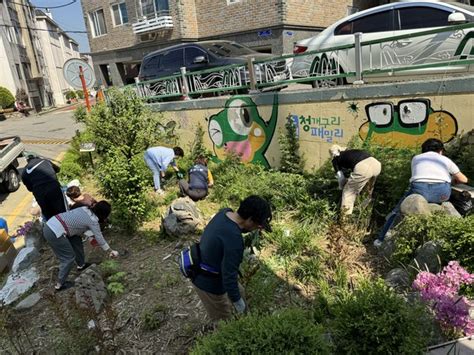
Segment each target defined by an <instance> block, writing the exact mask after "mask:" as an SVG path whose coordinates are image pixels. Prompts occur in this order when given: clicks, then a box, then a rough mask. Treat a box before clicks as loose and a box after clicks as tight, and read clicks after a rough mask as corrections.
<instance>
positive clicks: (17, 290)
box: [0, 267, 39, 305]
mask: <svg viewBox="0 0 474 355" xmlns="http://www.w3.org/2000/svg"><path fill="white" fill-rule="evenodd" d="M38 280H39V275H38V273H37V272H36V268H34V267H32V268H30V269H28V270H23V271H20V272H15V273H12V274H10V275H9V276H8V279H7V282H6V283H5V285H4V286H3V288H2V289H1V290H0V304H1V303H4V304H5V305H9V304H11V303H13V302H15V301H16V300H18V299H19V298H20V297H21V296H22V295H24V294H25V293H26V292H28V291H29V290H30V289H31V288H32V287H33V286H34V285H35V283H36V281H38Z"/></svg>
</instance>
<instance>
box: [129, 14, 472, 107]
mask: <svg viewBox="0 0 474 355" xmlns="http://www.w3.org/2000/svg"><path fill="white" fill-rule="evenodd" d="M409 42H410V43H414V45H413V46H411V48H409V47H410V46H409V44H410V43H409ZM471 64H474V23H468V24H462V25H455V26H449V27H443V28H438V29H434V30H428V31H419V32H416V33H410V34H406V35H398V36H391V37H387V38H384V39H378V40H370V41H367V40H366V41H364V40H363V34H360V33H356V34H355V35H354V41H353V43H351V44H347V45H341V46H336V47H330V48H324V49H319V50H313V51H308V52H304V53H300V54H290V55H283V56H280V57H272V58H268V59H258V60H254V59H253V58H251V59H249V61H248V62H247V63H243V64H235V65H228V66H222V67H218V68H212V69H206V70H200V71H192V72H188V71H187V70H186V68H181V73H180V74H176V75H172V76H168V77H164V78H159V79H156V80H149V81H143V82H141V81H138V80H137V81H136V83H135V84H134V87H135V88H136V91H137V93H138V94H139V95H140V96H141V97H143V98H144V99H146V100H147V101H157V100H162V99H166V98H173V97H182V98H188V97H191V98H194V97H198V96H201V95H205V94H226V93H232V92H240V93H245V92H249V91H252V90H257V91H267V90H272V88H274V89H277V88H281V87H282V86H285V85H290V84H292V83H305V82H306V83H307V82H311V83H312V84H313V86H315V87H331V86H336V85H341V84H346V83H354V84H362V83H363V80H364V78H367V79H369V80H370V79H371V77H376V76H379V77H382V79H383V76H391V75H398V74H400V73H401V74H416V75H418V74H435V73H436V71H438V73H439V72H440V71H441V73H449V72H452V71H458V72H459V71H467V70H468V68H471V69H470V70H472V69H473V68H474V67H473V66H472V65H471ZM470 65H471V67H469V66H470ZM415 70H418V71H419V72H417V73H414V71H415ZM380 79H381V78H378V80H379V81H380ZM391 80H393V79H391ZM391 80H389V81H391ZM397 80H403V78H398V79H397Z"/></svg>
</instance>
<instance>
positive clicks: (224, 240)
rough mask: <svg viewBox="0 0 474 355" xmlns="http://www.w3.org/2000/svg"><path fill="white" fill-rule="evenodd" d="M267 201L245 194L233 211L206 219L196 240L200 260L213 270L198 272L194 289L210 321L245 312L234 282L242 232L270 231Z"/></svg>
mask: <svg viewBox="0 0 474 355" xmlns="http://www.w3.org/2000/svg"><path fill="white" fill-rule="evenodd" d="M271 219H272V212H271V209H270V204H269V203H268V202H267V201H266V200H264V199H263V198H261V197H259V196H255V195H252V196H249V197H247V198H246V199H245V200H243V201H242V202H241V203H240V206H239V208H238V210H237V211H233V210H232V209H230V208H224V209H222V210H220V211H219V212H218V213H217V214H216V215H215V216H214V217H213V218H212V219H211V221H210V222H209V223H208V225H207V226H206V228H205V229H204V232H203V234H202V236H201V240H200V243H199V249H200V262H201V264H202V265H206V267H207V268H208V270H214V273H213V274H212V273H209V272H206V273H204V272H198V273H197V275H196V277H195V278H194V279H193V280H192V282H193V285H194V289H195V290H196V292H197V294H198V296H199V298H200V299H201V301H202V303H203V305H204V308H205V309H206V312H207V314H208V315H209V317H210V318H211V320H212V321H213V322H217V321H219V320H221V319H227V318H229V317H231V315H232V310H233V309H235V311H236V312H237V313H243V312H245V310H246V308H247V306H246V303H245V301H244V298H243V288H242V286H241V285H240V284H239V283H238V274H239V266H240V264H241V262H242V259H243V254H244V241H243V238H242V233H247V232H252V231H255V230H259V229H265V230H267V231H270V230H271V228H270V221H271Z"/></svg>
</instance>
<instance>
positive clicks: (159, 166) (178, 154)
mask: <svg viewBox="0 0 474 355" xmlns="http://www.w3.org/2000/svg"><path fill="white" fill-rule="evenodd" d="M183 156H184V151H183V149H181V148H180V147H174V148H173V149H171V148H167V147H151V148H148V149H147V150H146V152H145V163H146V165H148V167H149V168H150V170H151V171H152V173H153V183H154V185H155V192H156V193H158V194H159V195H162V194H163V193H164V192H163V190H162V189H161V182H160V178H164V177H165V171H166V169H167V168H168V165H171V166H172V167H173V169H174V170H175V171H176V172H177V173H179V168H178V166H177V164H176V161H175V160H176V159H178V158H182V157H183Z"/></svg>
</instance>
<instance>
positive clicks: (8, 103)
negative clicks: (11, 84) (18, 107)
mask: <svg viewBox="0 0 474 355" xmlns="http://www.w3.org/2000/svg"><path fill="white" fill-rule="evenodd" d="M14 104H15V98H14V97H13V95H12V93H11V92H10V91H9V90H8V89H7V88H4V87H2V86H0V108H12V107H13V105H14Z"/></svg>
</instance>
